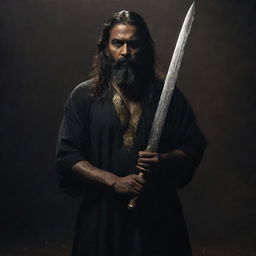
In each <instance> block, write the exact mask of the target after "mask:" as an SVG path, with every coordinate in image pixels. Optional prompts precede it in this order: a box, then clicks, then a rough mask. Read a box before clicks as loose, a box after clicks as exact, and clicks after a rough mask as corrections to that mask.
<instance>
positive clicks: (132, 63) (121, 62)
mask: <svg viewBox="0 0 256 256" xmlns="http://www.w3.org/2000/svg"><path fill="white" fill-rule="evenodd" d="M123 66H130V67H135V66H136V61H134V60H132V59H129V58H125V57H123V58H120V59H118V60H116V61H115V62H114V63H113V67H114V68H118V67H123Z"/></svg>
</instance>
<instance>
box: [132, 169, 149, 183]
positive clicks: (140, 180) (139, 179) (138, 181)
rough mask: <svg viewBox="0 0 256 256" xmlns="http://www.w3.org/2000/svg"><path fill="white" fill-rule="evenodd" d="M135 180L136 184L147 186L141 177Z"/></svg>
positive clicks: (137, 176)
mask: <svg viewBox="0 0 256 256" xmlns="http://www.w3.org/2000/svg"><path fill="white" fill-rule="evenodd" d="M143 171H147V172H149V170H146V169H145V170H143ZM135 180H136V182H137V183H139V184H140V185H144V184H145V182H146V181H145V179H143V178H142V177H141V176H139V175H136V178H135Z"/></svg>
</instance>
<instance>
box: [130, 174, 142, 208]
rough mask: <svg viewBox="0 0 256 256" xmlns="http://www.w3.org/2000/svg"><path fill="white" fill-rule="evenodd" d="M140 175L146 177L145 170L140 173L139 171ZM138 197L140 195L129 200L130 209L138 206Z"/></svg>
mask: <svg viewBox="0 0 256 256" xmlns="http://www.w3.org/2000/svg"><path fill="white" fill-rule="evenodd" d="M138 176H140V177H142V178H144V177H145V174H144V173H143V172H139V173H138ZM138 198H139V197H138V196H136V197H134V198H132V199H131V200H130V201H129V203H128V209H129V210H133V209H134V208H135V207H136V202H137V200H138Z"/></svg>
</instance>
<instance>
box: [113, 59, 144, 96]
mask: <svg viewBox="0 0 256 256" xmlns="http://www.w3.org/2000/svg"><path fill="white" fill-rule="evenodd" d="M138 63H139V62H138V61H137V60H131V59H128V58H121V59H119V60H117V61H114V60H113V59H112V60H111V82H112V83H113V84H115V85H116V86H118V88H120V90H121V91H122V93H124V94H125V95H126V96H127V97H128V98H130V99H133V100H139V98H141V97H142V95H143V92H144V89H145V86H146V79H145V76H144V72H143V71H144V70H143V68H142V67H140V65H139V64H138Z"/></svg>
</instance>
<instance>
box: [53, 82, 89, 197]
mask: <svg viewBox="0 0 256 256" xmlns="http://www.w3.org/2000/svg"><path fill="white" fill-rule="evenodd" d="M84 87H86V86H84V85H79V86H78V87H76V88H75V89H74V91H73V92H72V93H71V94H70V96H69V98H68V100H67V102H66V104H65V108H64V117H63V119H62V122H61V126H60V130H59V135H58V141H57V148H56V167H57V172H58V174H59V178H60V179H59V180H60V187H61V188H62V189H63V190H64V191H65V192H67V193H69V194H70V195H74V196H75V195H78V194H81V192H83V188H84V183H85V182H84V181H83V179H81V177H80V176H79V175H78V174H76V173H75V172H73V171H72V169H71V168H72V166H73V165H74V164H76V163H78V162H80V161H84V160H87V159H88V148H89V138H88V137H89V136H88V131H87V130H88V129H87V124H88V122H87V112H88V99H87V98H88V97H86V94H88V93H87V92H86V90H85V89H86V88H84Z"/></svg>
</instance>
